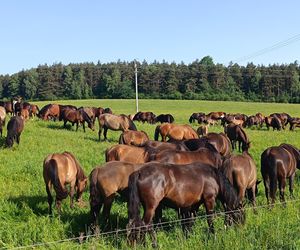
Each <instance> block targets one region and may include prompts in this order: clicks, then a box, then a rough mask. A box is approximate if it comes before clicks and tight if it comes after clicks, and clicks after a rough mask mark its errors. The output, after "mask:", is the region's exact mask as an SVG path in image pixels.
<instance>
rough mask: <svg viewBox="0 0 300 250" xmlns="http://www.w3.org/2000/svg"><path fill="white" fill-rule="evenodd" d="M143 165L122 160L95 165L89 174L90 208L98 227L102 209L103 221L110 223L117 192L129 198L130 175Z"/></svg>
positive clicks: (93, 220) (94, 222)
mask: <svg viewBox="0 0 300 250" xmlns="http://www.w3.org/2000/svg"><path fill="white" fill-rule="evenodd" d="M142 166H143V165H141V164H133V163H129V162H122V161H111V162H107V163H105V164H104V165H102V166H99V167H95V168H94V169H93V170H92V172H91V173H90V176H89V180H90V181H89V182H90V208H91V212H90V213H91V218H92V224H93V226H94V227H95V228H97V227H98V221H99V219H98V216H99V212H100V210H101V208H102V206H103V210H102V221H103V223H104V225H105V224H107V223H108V220H109V216H110V210H111V206H112V203H113V201H114V198H115V196H116V194H117V193H119V194H120V195H121V196H123V197H125V198H127V199H128V194H127V191H128V179H129V175H130V174H132V173H133V172H134V171H136V170H138V169H140V168H141V167H142Z"/></svg>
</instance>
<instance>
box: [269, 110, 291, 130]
mask: <svg viewBox="0 0 300 250" xmlns="http://www.w3.org/2000/svg"><path fill="white" fill-rule="evenodd" d="M270 116H271V117H273V116H276V117H277V118H278V119H279V120H280V121H281V124H282V128H283V129H285V126H286V125H287V124H288V123H289V121H290V120H291V118H292V117H291V116H290V115H289V114H287V113H273V114H270Z"/></svg>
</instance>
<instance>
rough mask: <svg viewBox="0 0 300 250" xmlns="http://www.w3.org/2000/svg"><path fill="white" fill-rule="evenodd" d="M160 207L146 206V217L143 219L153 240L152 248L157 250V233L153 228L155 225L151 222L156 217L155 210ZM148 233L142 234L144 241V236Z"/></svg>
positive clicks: (153, 204)
mask: <svg viewBox="0 0 300 250" xmlns="http://www.w3.org/2000/svg"><path fill="white" fill-rule="evenodd" d="M158 205H159V204H155V203H152V204H145V213H144V217H143V221H144V222H145V225H146V226H147V228H146V232H147V231H148V232H149V234H150V237H151V240H152V246H153V247H155V248H156V247H157V239H156V233H155V231H154V228H153V224H152V223H151V222H152V219H153V216H154V215H155V210H156V208H157V206H158ZM142 230H143V229H142ZM146 232H142V234H143V238H142V239H143V241H144V240H145V237H144V234H145V233H146ZM143 243H144V244H145V242H143Z"/></svg>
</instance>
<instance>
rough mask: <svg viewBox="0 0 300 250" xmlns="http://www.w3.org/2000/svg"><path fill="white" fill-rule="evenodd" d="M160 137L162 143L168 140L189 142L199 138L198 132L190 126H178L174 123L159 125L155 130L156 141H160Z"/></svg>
mask: <svg viewBox="0 0 300 250" xmlns="http://www.w3.org/2000/svg"><path fill="white" fill-rule="evenodd" d="M159 135H161V137H162V141H164V142H165V141H166V138H167V137H168V138H170V139H174V140H187V139H194V138H199V136H198V134H197V132H196V131H195V130H194V129H193V128H192V127H191V126H189V125H178V124H173V123H163V124H161V125H158V126H157V127H156V129H155V133H154V140H156V141H157V140H158V137H159Z"/></svg>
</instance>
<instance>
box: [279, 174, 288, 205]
mask: <svg viewBox="0 0 300 250" xmlns="http://www.w3.org/2000/svg"><path fill="white" fill-rule="evenodd" d="M285 186H286V179H285V178H284V177H282V178H279V179H278V188H279V192H280V201H281V202H283V203H284V204H283V205H284V206H285V199H284V189H285Z"/></svg>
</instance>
